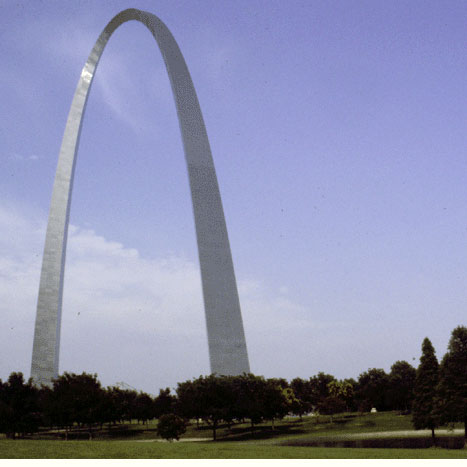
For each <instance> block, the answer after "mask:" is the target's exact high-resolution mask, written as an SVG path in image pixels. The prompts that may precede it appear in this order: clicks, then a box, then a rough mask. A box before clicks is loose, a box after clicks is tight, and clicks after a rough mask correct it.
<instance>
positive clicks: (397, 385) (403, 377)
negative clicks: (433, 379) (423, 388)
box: [388, 360, 416, 412]
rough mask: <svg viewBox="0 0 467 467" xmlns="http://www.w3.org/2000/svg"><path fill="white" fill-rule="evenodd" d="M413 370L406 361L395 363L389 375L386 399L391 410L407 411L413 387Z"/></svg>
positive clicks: (409, 407) (414, 371)
mask: <svg viewBox="0 0 467 467" xmlns="http://www.w3.org/2000/svg"><path fill="white" fill-rule="evenodd" d="M415 376H416V370H415V368H414V367H413V366H412V365H410V364H409V363H407V362H406V361H403V360H402V361H400V360H399V361H397V362H396V363H394V365H392V367H391V373H390V374H389V391H388V399H389V404H390V406H391V407H390V408H391V409H392V410H401V411H405V412H407V411H409V410H410V409H411V406H412V400H413V389H414V385H415Z"/></svg>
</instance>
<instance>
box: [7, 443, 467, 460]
mask: <svg viewBox="0 0 467 467" xmlns="http://www.w3.org/2000/svg"><path fill="white" fill-rule="evenodd" d="M0 457H1V458H8V459H32V458H34V459H112V458H114V459H128V458H131V459H467V450H465V449H452V450H448V449H431V448H430V449H358V448H311V447H310V448H308V447H287V446H275V445H261V444H257V445H256V444H252V443H238V442H200V443H190V442H186V443H158V442H143V443H141V442H135V441H46V440H0Z"/></svg>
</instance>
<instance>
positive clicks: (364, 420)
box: [0, 412, 467, 459]
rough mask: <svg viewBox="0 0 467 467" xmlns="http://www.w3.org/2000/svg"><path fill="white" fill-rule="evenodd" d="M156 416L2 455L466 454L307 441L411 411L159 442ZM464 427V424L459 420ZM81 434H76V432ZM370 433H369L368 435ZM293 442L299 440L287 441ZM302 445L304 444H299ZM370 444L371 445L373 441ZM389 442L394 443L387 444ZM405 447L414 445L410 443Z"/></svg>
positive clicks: (384, 423)
mask: <svg viewBox="0 0 467 467" xmlns="http://www.w3.org/2000/svg"><path fill="white" fill-rule="evenodd" d="M156 427H157V421H152V422H150V423H149V424H146V425H143V424H137V423H135V422H133V423H131V424H125V425H118V426H116V427H112V428H111V431H110V433H109V429H108V427H107V426H105V427H104V429H103V430H102V431H101V432H99V431H96V432H95V433H94V436H95V439H94V440H92V441H87V433H86V432H82V433H81V435H80V436H82V439H80V440H69V441H63V440H60V439H57V438H58V437H59V435H60V434H61V435H63V432H61V433H57V432H47V431H44V432H41V433H38V434H36V435H34V436H33V437H32V438H33V439H17V440H10V439H5V438H4V437H3V438H2V437H0V458H10V459H14V458H16V459H34V458H36V459H41V458H42V459H44V458H45V459H47V458H61V459H66V458H76V459H80V458H81V459H99V458H101V459H112V458H117V459H124V458H132V459H398V458H399V459H424V458H426V459H450V458H452V459H466V458H467V449H441V448H423V449H403V448H397V449H394V448H393V449H390V448H387V446H388V445H384V447H380V448H373V447H368V448H361V447H352V448H348V447H345V448H344V447H316V446H313V447H312V446H306V445H304V444H306V441H307V440H306V438H308V439H316V438H317V437H323V436H324V437H330V438H332V437H334V436H335V437H338V436H340V435H344V434H358V433H377V432H383V431H384V432H391V431H401V430H412V424H411V417H410V415H400V414H398V413H397V412H384V413H377V414H364V415H361V414H356V413H355V414H341V415H339V416H336V417H334V418H333V420H332V423H331V420H330V418H329V417H326V416H320V417H311V416H310V417H303V420H299V419H298V418H285V419H284V420H281V421H276V423H275V428H274V430H272V429H271V424H270V422H269V423H262V424H260V425H258V426H255V428H254V431H253V433H252V432H251V427H250V424H249V423H244V424H235V425H233V426H232V427H230V429H229V427H227V426H222V427H220V428H219V430H218V431H217V435H218V441H217V442H212V441H209V440H211V439H212V430H211V429H210V427H209V426H206V425H201V426H200V428H199V429H198V428H197V426H196V423H194V422H192V423H190V425H189V426H188V429H187V432H186V433H185V434H184V435H183V436H182V439H183V438H198V439H199V438H202V439H206V440H207V441H203V442H180V443H177V442H175V443H166V442H157V441H154V440H158V439H159V438H158V437H157V435H156V432H155V430H156ZM456 427H457V428H461V425H460V424H459V425H457V426H456ZM74 435H75V436H76V435H77V434H76V433H75V434H74ZM369 436H370V435H369ZM290 441H294V442H297V444H298V445H296V446H290V445H283V444H284V443H287V442H290ZM300 444H301V445H300ZM371 446H372V445H371ZM389 446H390V445H389ZM407 447H412V445H411V444H409V445H408V446H407Z"/></svg>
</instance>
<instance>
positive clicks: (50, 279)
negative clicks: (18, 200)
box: [31, 9, 249, 385]
mask: <svg viewBox="0 0 467 467" xmlns="http://www.w3.org/2000/svg"><path fill="white" fill-rule="evenodd" d="M131 20H137V21H140V22H141V23H143V24H144V25H145V26H146V27H147V28H148V29H149V30H150V31H151V33H152V35H153V36H154V38H155V39H156V41H157V43H158V45H159V48H160V51H161V53H162V56H163V58H164V62H165V65H166V68H167V72H168V74H169V78H170V83H171V86H172V91H173V95H174V99H175V105H176V107H177V114H178V119H179V124H180V129H181V133H182V140H183V146H184V150H185V158H186V162H187V167H188V174H189V180H190V188H191V198H192V202H193V212H194V218H195V226H196V237H197V242H198V254H199V262H200V268H201V280H202V287H203V296H204V305H205V312H206V323H207V332H208V345H209V357H210V363H211V372H212V373H217V374H225V375H235V374H241V373H243V372H249V363H248V355H247V349H246V342H245V334H244V330H243V323H242V317H241V311H240V303H239V299H238V292H237V284H236V281H235V273H234V269H233V263H232V255H231V252H230V244H229V239H228V236H227V228H226V224H225V218H224V212H223V209H222V202H221V198H220V193H219V187H218V183H217V177H216V173H215V169H214V163H213V160H212V155H211V149H210V146H209V141H208V136H207V133H206V128H205V126H204V121H203V116H202V114H201V109H200V107H199V103H198V98H197V96H196V92H195V89H194V86H193V82H192V80H191V77H190V74H189V72H188V68H187V66H186V63H185V60H184V59H183V56H182V54H181V52H180V49H179V48H178V45H177V43H176V42H175V39H174V38H173V36H172V34H171V33H170V31H169V30H168V29H167V27H166V26H165V25H164V23H162V21H161V20H160V19H159V18H157V17H156V16H155V15H153V14H151V13H147V12H144V11H140V10H136V9H128V10H124V11H122V12H120V13H119V14H118V15H116V16H115V17H114V18H113V19H112V20H111V21H110V22H109V24H108V25H107V26H106V28H105V29H104V31H103V32H102V34H101V35H100V37H99V39H98V40H97V42H96V44H95V45H94V48H93V49H92V51H91V54H90V55H89V58H88V61H87V62H86V65H85V66H84V68H83V71H82V73H81V77H80V80H79V82H78V86H77V88H76V92H75V95H74V98H73V102H72V104H71V109H70V113H69V115H68V120H67V124H66V128H65V133H64V136H63V141H62V146H61V149H60V155H59V159H58V166H57V173H56V176H55V182H54V187H53V193H52V200H51V204H50V213H49V222H48V225H47V233H46V240H45V248H44V257H43V260H42V270H41V279H40V286H39V298H38V304H37V316H36V325H35V333H34V344H33V352H32V365H31V376H32V377H33V379H34V382H35V384H38V385H40V384H46V385H50V383H51V380H52V378H55V377H56V376H57V375H58V359H59V345H60V321H61V312H62V293H63V273H64V267H65V253H66V241H67V233H68V219H69V214H70V202H71V192H72V187H73V175H74V168H75V163H76V155H77V151H78V144H79V137H80V131H81V125H82V121H83V115H84V111H85V107H86V101H87V98H88V95H89V90H90V88H91V84H92V80H93V78H94V73H95V71H96V67H97V64H98V62H99V59H100V57H101V55H102V52H103V50H104V47H105V45H106V44H107V41H108V40H109V38H110V36H111V35H112V33H113V32H114V30H115V29H116V28H117V27H118V26H120V25H121V24H123V23H125V22H126V21H131ZM128 319H132V318H131V316H128ZM180 325H181V326H182V325H183V323H180ZM83 337H84V336H83Z"/></svg>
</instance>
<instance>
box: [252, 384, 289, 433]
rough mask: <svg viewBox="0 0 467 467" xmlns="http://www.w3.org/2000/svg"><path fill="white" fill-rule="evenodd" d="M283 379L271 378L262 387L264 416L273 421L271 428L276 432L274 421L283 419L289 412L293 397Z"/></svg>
mask: <svg viewBox="0 0 467 467" xmlns="http://www.w3.org/2000/svg"><path fill="white" fill-rule="evenodd" d="M284 381H285V380H282V379H280V380H279V379H276V378H271V379H267V380H266V384H265V385H264V386H263V387H262V394H260V395H259V396H260V398H261V401H262V412H263V414H262V416H263V417H264V418H266V419H267V420H271V428H272V429H273V430H274V420H275V419H281V418H283V417H284V416H285V415H287V413H288V412H289V400H290V398H291V397H292V395H293V391H292V393H290V392H289V391H291V390H290V388H288V387H287V386H288V385H287V382H285V384H284Z"/></svg>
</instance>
